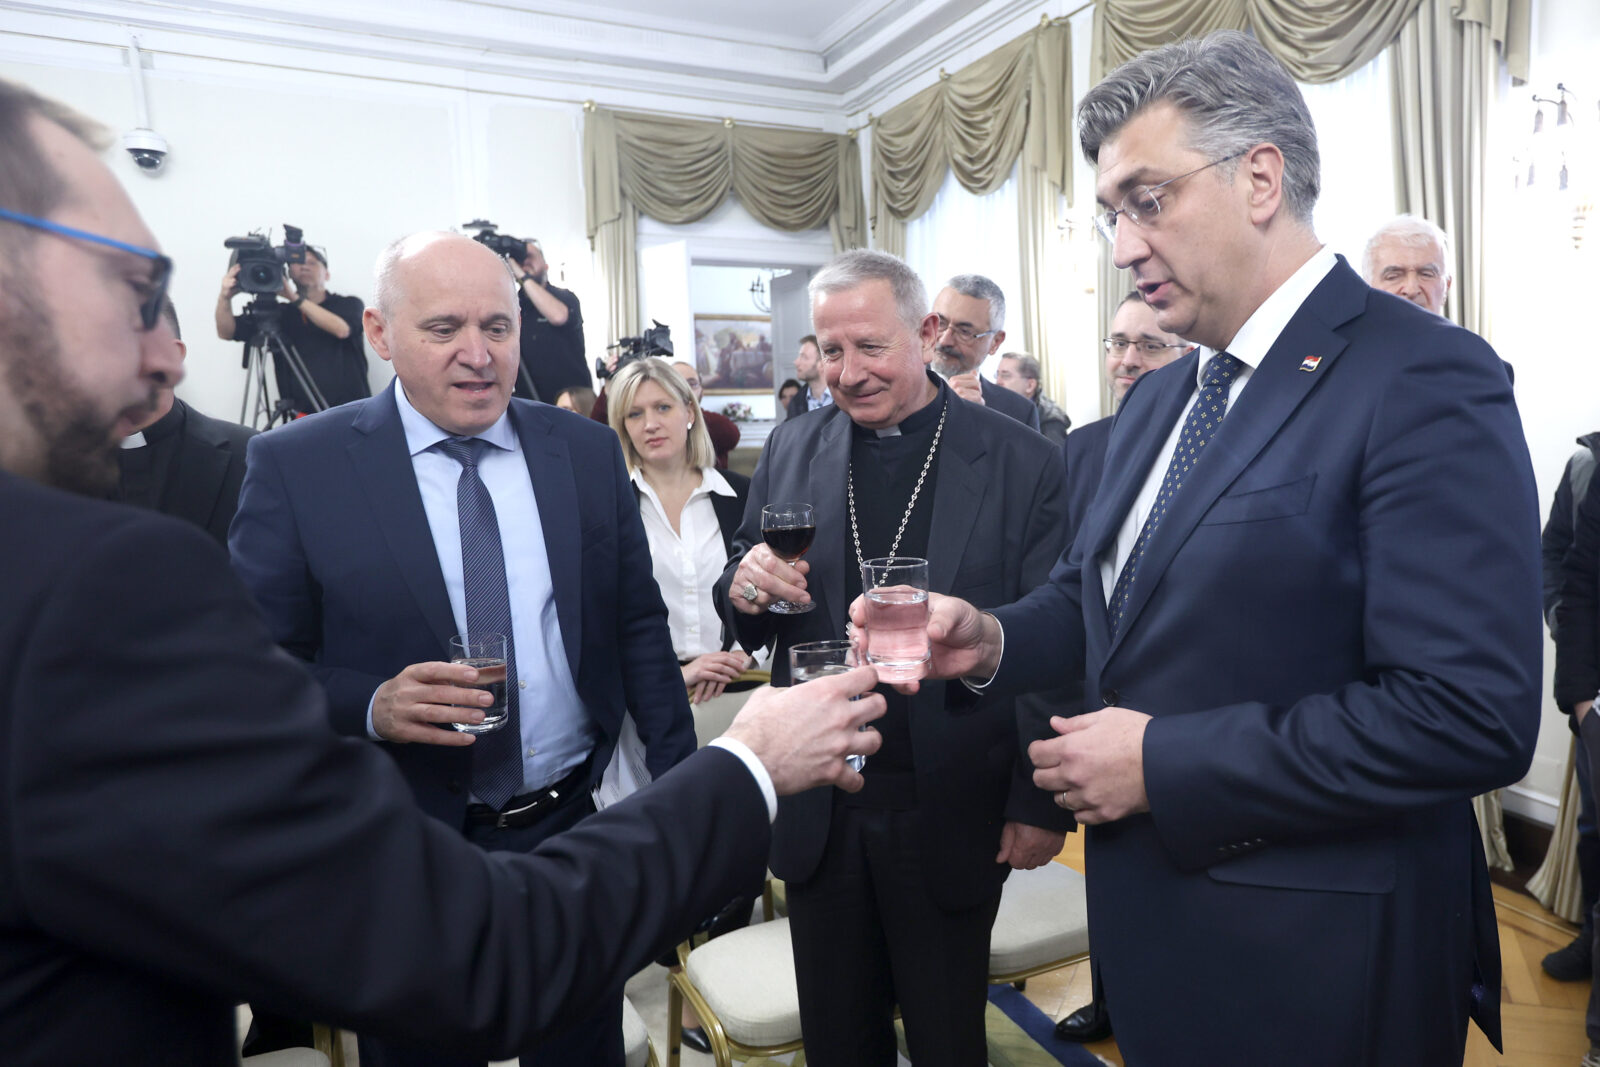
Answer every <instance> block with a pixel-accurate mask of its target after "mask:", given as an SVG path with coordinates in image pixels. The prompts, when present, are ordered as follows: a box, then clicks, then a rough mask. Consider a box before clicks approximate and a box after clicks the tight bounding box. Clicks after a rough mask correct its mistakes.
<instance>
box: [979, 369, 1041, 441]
mask: <svg viewBox="0 0 1600 1067" xmlns="http://www.w3.org/2000/svg"><path fill="white" fill-rule="evenodd" d="M978 386H979V388H981V389H982V390H983V402H984V403H985V404H987V405H988V406H989V407H992V408H994V409H995V410H996V411H998V412H999V413H1000V414H1002V415H1010V416H1011V417H1012V418H1013V419H1016V420H1017V421H1018V422H1020V423H1022V424H1023V425H1024V426H1026V427H1028V429H1030V430H1033V431H1035V432H1037V431H1038V429H1039V405H1037V404H1035V403H1034V402H1033V401H1031V400H1029V399H1028V398H1027V397H1025V396H1023V395H1022V394H1021V393H1013V392H1012V391H1011V390H1009V389H1007V388H1005V387H1004V386H1000V385H996V384H995V383H994V382H991V381H990V380H989V379H987V378H985V377H984V376H983V375H981V374H980V375H978Z"/></svg>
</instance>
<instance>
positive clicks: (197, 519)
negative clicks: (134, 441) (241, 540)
mask: <svg viewBox="0 0 1600 1067" xmlns="http://www.w3.org/2000/svg"><path fill="white" fill-rule="evenodd" d="M173 406H174V407H177V408H179V409H181V412H182V419H183V421H182V429H181V430H180V431H179V432H178V434H177V440H176V442H175V443H174V444H175V448H174V451H173V455H172V463H171V466H170V467H169V468H168V470H167V477H166V481H165V484H163V485H160V486H157V487H156V499H157V500H158V501H160V506H159V507H158V508H157V510H158V511H161V512H162V513H163V514H166V515H175V516H177V517H178V518H180V519H186V520H188V521H189V522H192V523H194V524H195V525H196V526H198V527H200V528H201V529H202V530H205V531H206V532H207V533H209V534H210V535H211V536H212V537H213V538H215V539H216V541H217V543H218V544H219V545H223V546H224V547H226V545H227V543H228V524H229V523H230V522H232V521H233V511H234V508H235V507H236V506H237V505H238V503H239V487H240V486H241V485H242V484H243V483H244V458H245V446H246V445H247V444H249V442H250V438H252V437H254V436H255V433H256V432H255V431H254V430H252V429H250V428H249V427H248V426H240V425H239V424H238V423H236V422H225V421H223V420H222V419H213V418H212V417H211V416H209V415H202V414H201V413H200V412H198V411H196V410H195V409H194V408H192V407H190V406H189V405H188V404H185V403H184V402H183V401H182V400H174V401H173ZM118 458H119V459H120V458H122V456H121V453H119V454H118Z"/></svg>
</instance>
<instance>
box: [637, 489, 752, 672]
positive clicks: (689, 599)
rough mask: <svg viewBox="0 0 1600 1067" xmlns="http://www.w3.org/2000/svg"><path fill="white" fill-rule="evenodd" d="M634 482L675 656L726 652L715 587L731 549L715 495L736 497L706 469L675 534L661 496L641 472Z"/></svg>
mask: <svg viewBox="0 0 1600 1067" xmlns="http://www.w3.org/2000/svg"><path fill="white" fill-rule="evenodd" d="M633 484H634V485H635V486H637V487H638V489H639V494H640V500H639V517H640V518H641V519H642V520H643V521H644V532H645V537H646V538H648V539H649V541H650V566H651V570H652V571H653V572H654V574H655V579H656V585H657V586H659V587H660V589H661V599H662V600H664V601H666V603H667V627H668V629H670V630H671V631H672V650H673V652H675V653H676V654H677V656H678V659H679V660H680V661H683V660H690V659H693V658H694V657H696V656H703V655H705V654H706V653H707V652H720V651H722V617H721V616H720V615H718V614H717V609H716V604H715V601H714V599H713V597H712V587H713V586H714V585H715V584H716V581H717V579H718V578H720V577H722V571H723V568H725V567H726V566H727V565H728V550H727V549H726V548H724V547H723V544H722V527H721V526H719V525H718V524H717V512H716V509H715V508H714V507H712V504H711V497H712V496H713V495H717V496H736V495H737V494H736V493H734V491H733V487H732V486H731V485H729V484H728V480H727V479H726V478H724V477H723V476H722V474H721V473H720V472H718V471H717V469H716V468H715V467H707V468H705V469H704V470H702V471H701V472H700V484H699V486H698V487H696V488H695V490H694V491H693V492H691V493H690V494H689V499H688V501H687V502H686V503H685V504H684V505H683V512H682V514H680V515H679V516H678V529H676V530H674V529H673V528H672V523H671V522H670V521H669V520H668V519H667V512H666V509H665V508H663V507H662V506H661V498H660V497H658V496H657V495H656V491H655V489H653V488H652V487H651V485H650V483H649V482H647V481H645V477H644V473H643V472H642V471H639V470H635V471H634V472H633Z"/></svg>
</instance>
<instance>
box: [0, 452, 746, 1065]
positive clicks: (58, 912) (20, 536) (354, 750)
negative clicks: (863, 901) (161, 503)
mask: <svg viewBox="0 0 1600 1067" xmlns="http://www.w3.org/2000/svg"><path fill="white" fill-rule="evenodd" d="M308 421H309V420H308ZM283 432H286V431H277V432H274V433H270V434H266V435H264V437H262V438H258V440H270V439H272V438H274V437H277V436H278V434H279V433H283ZM329 465H330V466H332V465H333V461H331V460H330V462H329ZM627 503H628V506H629V507H631V506H632V501H631V500H629V501H627ZM346 510H348V509H346ZM0 514H3V515H5V516H6V519H5V521H4V522H0V583H3V585H4V587H5V590H6V609H5V611H3V612H0V648H3V649H5V653H4V655H0V732H3V734H4V736H5V739H6V741H5V753H6V758H5V759H4V760H0V841H3V842H4V845H5V847H4V848H0V1060H3V1061H4V1063H5V1064H6V1067H35V1065H37V1067H58V1065H61V1064H118V1065H124V1067H145V1065H156V1064H184V1065H186V1067H188V1065H201V1067H211V1065H218V1067H221V1065H229V1064H231V1065H234V1067H237V1065H238V1063H239V1054H238V1045H237V1043H236V1036H235V1033H234V1005H235V1004H237V1003H239V1002H240V1001H243V1000H248V1001H250V1002H252V1003H254V1004H257V1005H264V1006H267V1007H269V1008H271V1009H273V1010H275V1011H278V1012H282V1013H287V1014H291V1015H293V1016H294V1017H296V1018H303V1019H304V1018H315V1019H324V1020H327V1021H328V1022H332V1023H336V1024H338V1025H341V1026H345V1027H349V1028H352V1029H358V1030H361V1031H362V1032H365V1033H374V1034H380V1035H384V1036H387V1037H391V1038H392V1039H394V1040H397V1041H398V1040H407V1041H411V1042H416V1043H427V1044H430V1045H437V1046H442V1047H445V1048H448V1049H450V1050H451V1051H452V1052H453V1053H454V1054H455V1055H457V1056H472V1055H476V1056H477V1057H478V1058H479V1059H480V1060H482V1059H498V1058H501V1057H504V1056H513V1055H515V1054H516V1050H518V1049H522V1048H526V1047H527V1046H528V1045H529V1044H530V1043H531V1042H532V1040H533V1039H534V1038H536V1037H537V1036H539V1035H540V1034H542V1033H546V1032H549V1031H552V1030H556V1029H559V1028H561V1027H563V1026H565V1025H568V1024H570V1021H571V1020H572V1019H573V1018H582V1017H583V1016H585V1015H588V1014H590V1013H592V1012H593V1011H595V1010H596V1008H598V1007H599V1006H600V1005H602V1004H611V1005H615V1004H616V999H615V998H616V990H617V984H618V983H619V982H621V981H622V980H623V979H624V978H625V977H626V976H628V975H630V974H632V973H634V972H635V971H636V970H638V969H639V968H640V967H641V966H643V965H644V964H645V963H646V962H648V961H649V960H650V959H652V958H654V957H655V956H657V955H659V954H660V953H661V952H662V951H663V950H664V949H665V948H667V947H668V946H670V945H672V944H673V943H675V942H676V941H678V940H680V939H681V938H683V937H685V936H687V935H688V933H689V931H690V930H691V929H692V928H693V926H694V924H695V922H696V921H697V920H699V919H700V918H702V917H704V916H706V915H709V914H712V913H713V912H715V911H716V910H717V908H719V907H721V906H722V905H723V904H724V903H726V902H727V900H728V899H729V898H731V897H732V896H733V895H734V894H735V893H737V892H739V891H741V890H742V889H743V887H745V886H748V885H750V884H752V882H753V881H755V880H757V879H759V878H760V877H761V872H762V870H763V869H764V868H765V862H766V856H767V845H768V841H769V839H770V834H769V831H768V828H767V817H766V804H765V802H764V801H763V800H762V798H761V791H760V789H759V788H758V787H757V786H756V783H755V780H754V779H753V778H751V776H750V774H749V773H748V772H747V771H746V770H745V769H744V766H743V764H741V763H740V762H739V761H738V759H736V758H735V757H734V756H732V755H730V754H729V753H727V752H723V751H720V750H718V749H707V750H706V751H704V752H700V753H697V754H696V755H694V756H691V757H690V759H689V760H688V761H687V762H686V763H685V764H684V766H683V767H682V768H680V769H678V770H677V771H675V772H674V773H672V774H669V775H667V776H666V778H665V779H663V780H662V781H659V782H657V783H655V784H654V785H652V786H651V787H650V788H649V789H645V790H641V791H640V792H639V793H638V794H636V795H635V796H633V797H630V798H628V799H627V800H625V801H623V802H622V803H620V804H615V805H612V806H611V807H610V808H608V809H606V810H605V811H603V812H600V813H599V814H598V815H593V816H590V817H589V818H587V819H585V820H584V821H583V822H582V823H580V824H579V825H578V826H576V827H574V828H573V829H571V830H568V831H567V832H566V833H563V834H559V835H557V836H555V837H553V838H551V839H550V840H548V841H545V842H544V843H543V844H541V845H539V846H538V847H537V848H536V849H535V850H534V851H533V852H532V853H530V854H516V855H513V854H509V853H503V852H502V853H485V852H483V851H480V850H479V849H478V848H476V847H475V846H473V845H471V844H469V843H468V842H467V841H465V840H464V839H463V838H462V836H461V834H460V832H459V830H456V829H450V828H446V827H444V826H441V825H440V824H439V823H438V822H436V821H434V820H432V819H426V818H422V817H421V816H420V815H419V814H418V812H417V809H416V807H415V801H414V798H413V796H412V791H411V789H409V788H408V787H407V785H406V783H405V782H404V781H402V780H401V777H400V775H398V774H396V773H395V769H394V766H393V764H391V763H390V761H389V760H387V759H385V758H383V757H382V756H380V755H379V754H378V753H377V751H376V750H375V749H374V748H373V746H371V745H365V744H357V743H353V742H351V741H349V740H348V739H346V738H341V737H338V736H336V735H335V734H334V733H333V731H331V730H329V729H328V720H327V710H326V707H325V702H324V700H323V695H322V692H321V689H320V687H318V686H317V685H315V684H314V683H313V682H312V680H311V678H310V677H309V676H308V675H307V674H306V671H305V670H304V668H303V667H302V666H301V665H300V664H299V663H298V662H296V661H295V660H294V659H292V658H291V657H289V656H287V655H285V654H284V653H283V651H282V650H281V649H279V648H278V647H277V646H276V645H275V644H274V642H273V639H272V637H271V636H270V635H269V634H268V633H267V630H266V627H265V626H263V625H262V622H261V618H260V615H259V614H258V612H257V611H256V609H255V605H254V604H253V603H251V600H250V597H249V595H248V594H247V593H246V592H245V590H244V588H243V587H242V586H241V585H240V584H239V582H238V580H237V579H236V578H235V576H234V574H233V573H232V572H231V571H230V570H229V569H228V561H227V559H226V557H225V556H224V555H223V554H222V552H221V550H220V549H219V548H218V547H217V545H216V543H215V542H214V541H212V540H211V538H209V537H207V536H206V535H205V533H204V532H202V531H201V530H198V529H196V528H194V527H192V526H190V525H189V524H188V523H184V522H180V521H178V520H176V519H172V518H168V517H166V516H163V515H157V514H154V513H152V512H149V511H144V510H141V509H136V508H130V507H124V506H122V505H117V504H108V503H103V502H100V501H94V500H87V499H84V498H82V497H76V496H71V495H69V494H67V493H62V492H58V491H56V490H52V489H45V488H42V487H40V486H38V485H35V484H33V483H32V482H27V481H24V480H22V479H20V478H16V477H14V476H12V475H10V474H7V473H5V472H4V471H0ZM373 551H374V552H375V553H382V552H383V551H384V548H383V546H382V545H381V544H378V545H376V546H375V547H374V549H373ZM374 625H375V626H380V627H381V626H382V620H375V621H374ZM673 673H674V674H676V673H677V670H676V666H674V669H673ZM678 688H679V690H680V691H681V690H682V688H683V687H682V684H681V683H678ZM412 747H420V746H412Z"/></svg>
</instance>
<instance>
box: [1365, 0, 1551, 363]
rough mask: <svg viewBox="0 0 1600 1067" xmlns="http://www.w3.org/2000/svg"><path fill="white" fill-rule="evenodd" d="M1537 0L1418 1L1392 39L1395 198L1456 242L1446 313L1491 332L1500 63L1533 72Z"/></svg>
mask: <svg viewBox="0 0 1600 1067" xmlns="http://www.w3.org/2000/svg"><path fill="white" fill-rule="evenodd" d="M1531 9H1532V0H1422V2H1421V4H1420V6H1419V7H1418V9H1417V15H1416V17H1415V18H1414V19H1412V20H1410V21H1409V22H1407V23H1406V25H1405V27H1404V28H1403V29H1402V30H1401V31H1400V35H1399V37H1398V38H1397V39H1396V40H1395V42H1394V45H1393V48H1392V51H1391V53H1390V54H1391V56H1392V59H1393V66H1394V74H1393V78H1394V131H1395V134H1394V136H1395V157H1396V159H1398V160H1399V162H1400V166H1399V168H1398V169H1397V170H1396V172H1395V182H1396V199H1397V200H1398V202H1399V204H1400V209H1401V210H1402V211H1409V212H1411V213H1412V214H1415V215H1421V216H1422V217H1424V218H1426V219H1429V220H1431V221H1433V222H1435V223H1437V224H1438V225H1439V226H1441V227H1443V228H1444V229H1445V230H1446V231H1447V232H1448V233H1449V234H1450V236H1451V238H1452V239H1453V241H1454V243H1455V255H1456V262H1455V264H1454V269H1455V283H1454V285H1453V286H1452V288H1451V293H1450V303H1449V306H1448V307H1447V309H1446V310H1447V312H1448V313H1449V315H1450V316H1451V317H1452V318H1453V319H1455V321H1457V322H1459V323H1460V324H1461V325H1463V326H1465V327H1466V328H1467V329H1469V330H1471V331H1473V332H1474V333H1477V334H1480V335H1487V334H1488V332H1489V325H1490V324H1489V307H1488V303H1487V301H1486V300H1485V298H1484V291H1483V265H1484V247H1483V237H1484V215H1483V209H1484V185H1485V181H1486V179H1487V175H1486V168H1485V166H1484V157H1485V148H1486V144H1487V137H1488V115H1489V108H1490V106H1491V104H1492V103H1493V100H1494V95H1495V85H1496V82H1497V81H1498V79H1499V76H1500V63H1501V62H1502V61H1503V62H1504V63H1505V65H1506V69H1507V71H1508V72H1509V74H1510V75H1511V77H1512V78H1513V79H1514V80H1517V81H1522V80H1525V79H1526V78H1527V73H1528V51H1527V42H1528V35H1529V33H1530V20H1531Z"/></svg>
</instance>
